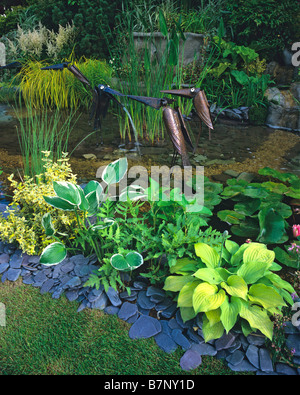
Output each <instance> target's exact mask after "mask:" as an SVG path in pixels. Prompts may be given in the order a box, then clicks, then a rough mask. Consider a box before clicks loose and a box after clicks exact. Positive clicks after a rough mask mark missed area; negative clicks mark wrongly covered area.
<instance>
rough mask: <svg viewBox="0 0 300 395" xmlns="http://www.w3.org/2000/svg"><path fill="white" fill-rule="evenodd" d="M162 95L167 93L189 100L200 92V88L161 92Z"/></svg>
mask: <svg viewBox="0 0 300 395" xmlns="http://www.w3.org/2000/svg"><path fill="white" fill-rule="evenodd" d="M160 92H161V93H167V94H169V95H175V96H181V97H185V98H187V99H192V98H193V97H195V96H196V94H197V93H198V92H200V88H185V89H170V90H163V91H160Z"/></svg>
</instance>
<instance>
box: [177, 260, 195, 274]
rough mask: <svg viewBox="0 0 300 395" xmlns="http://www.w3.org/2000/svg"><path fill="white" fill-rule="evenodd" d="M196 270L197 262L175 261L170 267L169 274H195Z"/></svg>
mask: <svg viewBox="0 0 300 395" xmlns="http://www.w3.org/2000/svg"><path fill="white" fill-rule="evenodd" d="M196 270H197V262H196V261H195V260H194V259H191V258H182V259H177V261H176V264H175V265H174V266H171V267H170V273H171V274H173V273H176V274H187V273H191V274H192V273H195V271H196Z"/></svg>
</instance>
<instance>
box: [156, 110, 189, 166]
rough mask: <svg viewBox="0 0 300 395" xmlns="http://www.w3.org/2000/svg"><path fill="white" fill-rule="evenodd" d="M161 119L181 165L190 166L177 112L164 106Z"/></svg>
mask: <svg viewBox="0 0 300 395" xmlns="http://www.w3.org/2000/svg"><path fill="white" fill-rule="evenodd" d="M163 120H164V124H165V126H166V129H167V132H168V135H169V137H170V139H171V141H172V143H173V146H174V149H175V151H176V152H177V153H179V154H180V156H181V160H182V165H183V166H190V160H189V156H188V152H187V148H186V145H185V140H184V135H183V132H182V125H181V122H180V116H179V114H178V112H177V111H176V110H174V109H173V108H171V107H165V108H164V110H163Z"/></svg>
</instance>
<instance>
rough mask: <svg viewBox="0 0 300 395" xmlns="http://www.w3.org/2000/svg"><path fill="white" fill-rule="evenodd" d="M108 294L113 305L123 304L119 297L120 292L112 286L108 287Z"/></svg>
mask: <svg viewBox="0 0 300 395" xmlns="http://www.w3.org/2000/svg"><path fill="white" fill-rule="evenodd" d="M106 295H107V297H108V299H109V300H110V302H111V304H112V305H113V306H120V305H121V304H122V301H121V299H120V297H119V292H117V291H116V290H115V289H113V288H112V287H109V288H108V290H107V292H106Z"/></svg>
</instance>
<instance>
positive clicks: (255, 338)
mask: <svg viewBox="0 0 300 395" xmlns="http://www.w3.org/2000/svg"><path fill="white" fill-rule="evenodd" d="M265 340H266V338H265V337H264V336H261V335H248V336H247V341H248V342H249V343H250V344H253V345H254V346H263V345H264V344H265Z"/></svg>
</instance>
